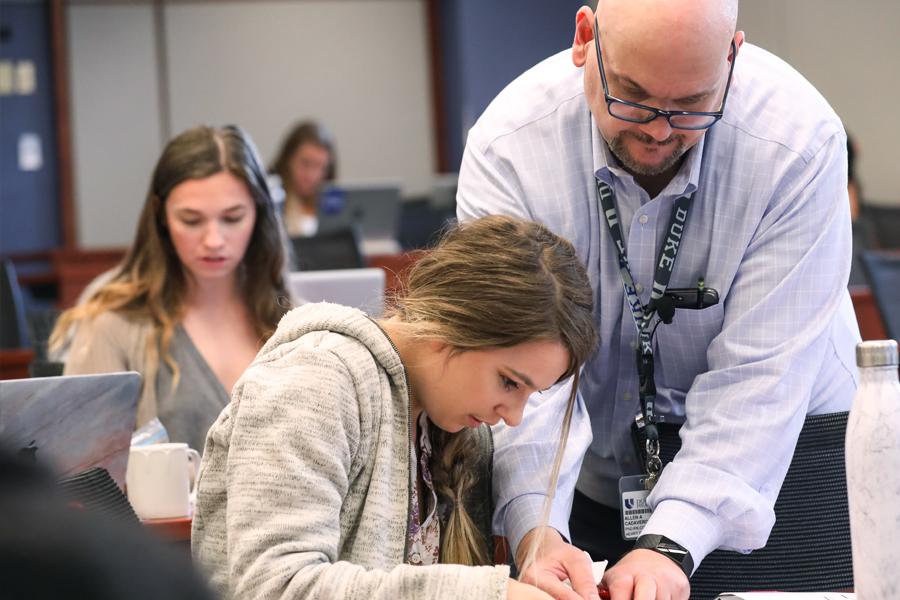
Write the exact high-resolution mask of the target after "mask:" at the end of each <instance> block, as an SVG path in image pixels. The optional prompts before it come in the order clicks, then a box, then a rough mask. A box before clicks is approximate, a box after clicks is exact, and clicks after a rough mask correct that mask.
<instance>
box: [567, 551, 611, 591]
mask: <svg viewBox="0 0 900 600" xmlns="http://www.w3.org/2000/svg"><path fill="white" fill-rule="evenodd" d="M584 553H585V554H586V555H587V557H588V558H591V555H590V554H588V553H587V551H585V552H584ZM608 563H609V561H608V560H598V561H597V562H592V563H591V570H592V571H593V572H594V583H596V584H598V585H599V584H600V580H601V579H603V573H605V572H606V565H607V564H608ZM563 583H564V584H566V585H567V586H569V587H572V582H571V581H569V580H568V579H566V580H565V581H563Z"/></svg>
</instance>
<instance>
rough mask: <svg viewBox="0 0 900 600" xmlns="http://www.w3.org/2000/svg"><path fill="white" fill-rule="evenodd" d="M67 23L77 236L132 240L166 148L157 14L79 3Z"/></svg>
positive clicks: (100, 242) (107, 241) (96, 242)
mask: <svg viewBox="0 0 900 600" xmlns="http://www.w3.org/2000/svg"><path fill="white" fill-rule="evenodd" d="M68 26H69V27H68V30H69V56H70V59H71V60H70V65H69V81H70V86H71V92H72V94H71V102H72V138H73V139H72V150H73V156H74V159H73V160H74V171H75V218H76V224H77V236H78V240H79V243H80V245H82V246H124V245H128V244H130V243H131V240H132V238H133V237H134V230H135V226H136V225H137V220H138V215H139V214H140V210H141V205H142V204H143V201H144V197H145V196H146V194H147V187H148V185H149V183H150V172H151V171H152V169H153V165H154V164H155V163H156V159H157V158H158V157H159V154H160V152H161V151H162V147H161V135H160V125H159V103H158V93H157V79H156V60H155V54H154V40H153V12H152V9H151V7H150V6H149V5H143V6H135V5H131V6H73V7H71V8H70V9H69V23H68Z"/></svg>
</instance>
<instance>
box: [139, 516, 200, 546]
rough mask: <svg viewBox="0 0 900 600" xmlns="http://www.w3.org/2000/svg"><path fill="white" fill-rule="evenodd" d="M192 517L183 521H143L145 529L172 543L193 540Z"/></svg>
mask: <svg viewBox="0 0 900 600" xmlns="http://www.w3.org/2000/svg"><path fill="white" fill-rule="evenodd" d="M191 522H192V519H191V518H190V517H185V518H182V519H148V520H146V521H141V524H142V525H143V526H144V529H146V530H147V531H149V532H150V533H152V534H153V535H155V536H157V537H160V538H162V539H164V540H168V541H170V542H183V541H190V539H191Z"/></svg>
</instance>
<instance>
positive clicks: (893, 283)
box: [862, 252, 900, 340]
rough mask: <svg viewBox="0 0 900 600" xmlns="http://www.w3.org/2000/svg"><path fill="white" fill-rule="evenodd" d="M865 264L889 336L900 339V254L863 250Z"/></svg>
mask: <svg viewBox="0 0 900 600" xmlns="http://www.w3.org/2000/svg"><path fill="white" fill-rule="evenodd" d="M862 259H863V264H864V265H865V267H866V270H867V271H868V273H869V283H870V285H871V288H872V295H873V296H874V297H875V304H876V305H877V306H878V312H879V313H881V321H882V322H883V323H884V330H885V332H886V333H887V336H888V338H890V339H893V340H900V254H893V253H889V252H863V255H862Z"/></svg>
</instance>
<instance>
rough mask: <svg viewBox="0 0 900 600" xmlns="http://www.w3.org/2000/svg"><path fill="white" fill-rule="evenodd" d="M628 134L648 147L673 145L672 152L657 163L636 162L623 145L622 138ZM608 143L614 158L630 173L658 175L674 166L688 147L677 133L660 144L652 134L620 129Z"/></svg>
mask: <svg viewBox="0 0 900 600" xmlns="http://www.w3.org/2000/svg"><path fill="white" fill-rule="evenodd" d="M626 135H627V136H630V137H632V138H634V139H635V140H637V141H638V142H640V143H642V144H647V145H648V146H650V147H654V146H655V147H657V148H659V149H660V150H662V149H663V148H664V147H666V146H669V145H673V144H674V147H673V148H672V153H671V154H669V156H667V157H666V158H665V159H664V160H663V161H662V162H661V163H659V164H658V165H648V164H646V163H642V162H638V161H637V160H636V159H635V158H634V155H633V154H632V153H631V150H629V149H628V147H627V146H626V145H625V142H624V140H623V139H622V138H623V137H624V136H626ZM607 144H608V145H609V149H610V151H611V152H612V153H613V154H614V155H615V157H616V158H618V159H619V162H621V163H622V165H623V166H624V167H625V168H626V169H627V170H628V171H629V172H631V173H632V174H634V175H647V176H653V175H660V174H662V173H665V172H666V171H668V170H669V169H671V168H672V167H674V166H675V164H676V163H677V162H678V161H679V160H680V159H681V157H682V156H683V155H684V153H685V152H687V150H688V148H686V147H685V143H684V135H683V134H680V133H679V134H677V135H673V136H672V137H670V138H669V139H667V140H666V141H664V142H662V143H661V144H660V143H658V142H657V141H656V140H654V139H653V137H652V136H649V135H647V134H637V133H634V132H631V131H620V132H619V133H618V135H616V136H615V137H614V138H612V139H611V140H608V141H607Z"/></svg>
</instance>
